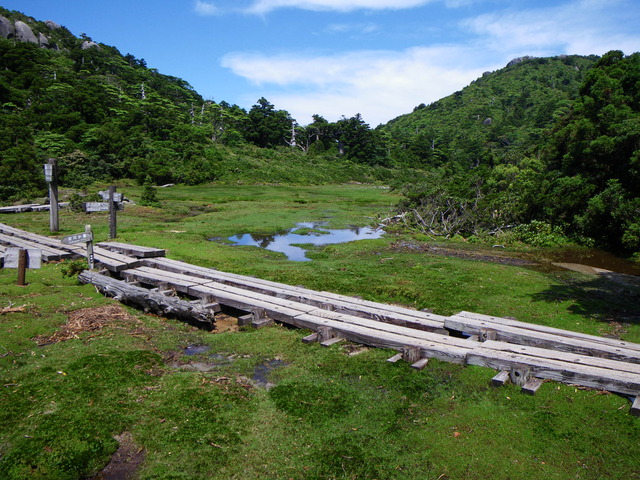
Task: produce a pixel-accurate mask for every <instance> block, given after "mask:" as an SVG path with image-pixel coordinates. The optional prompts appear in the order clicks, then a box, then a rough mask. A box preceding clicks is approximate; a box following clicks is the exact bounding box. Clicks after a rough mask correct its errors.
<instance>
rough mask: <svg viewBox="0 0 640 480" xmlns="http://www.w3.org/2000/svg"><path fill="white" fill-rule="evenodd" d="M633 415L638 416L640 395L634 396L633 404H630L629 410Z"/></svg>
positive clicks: (639, 412)
mask: <svg viewBox="0 0 640 480" xmlns="http://www.w3.org/2000/svg"><path fill="white" fill-rule="evenodd" d="M629 413H631V415H633V416H634V417H640V395H638V396H637V397H636V399H635V400H634V401H633V405H631V410H630V412H629Z"/></svg>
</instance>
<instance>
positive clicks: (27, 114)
mask: <svg viewBox="0 0 640 480" xmlns="http://www.w3.org/2000/svg"><path fill="white" fill-rule="evenodd" d="M0 16H2V17H3V18H4V20H6V22H5V23H4V24H10V25H11V22H14V23H15V22H17V21H20V22H24V24H26V25H27V26H28V28H30V29H31V30H32V32H33V34H34V38H36V35H37V36H38V38H40V41H39V43H38V41H36V42H35V43H34V42H29V41H18V39H17V38H16V36H15V35H12V34H7V38H2V36H0V120H1V121H0V176H1V178H2V179H3V182H2V183H1V184H0V202H5V203H6V202H16V201H24V200H29V199H30V198H33V197H36V196H38V195H44V194H45V193H46V189H45V187H46V185H45V183H44V178H43V175H42V172H41V170H42V163H44V162H45V161H46V159H47V158H50V157H56V158H58V160H59V164H60V167H61V183H62V185H63V186H65V187H71V188H76V189H82V188H86V187H87V186H88V185H91V184H92V183H94V182H96V181H98V182H110V181H114V180H118V179H125V178H129V179H135V180H137V181H138V182H139V183H140V184H142V183H144V182H147V183H149V182H152V183H155V184H165V183H184V184H187V185H196V184H202V183H207V182H214V181H215V182H218V183H233V182H243V183H258V184H259V183H263V184H273V183H287V184H323V183H344V182H348V181H358V182H376V181H379V182H384V183H386V184H390V185H393V186H395V187H396V188H397V189H398V191H400V192H402V193H403V195H404V200H403V201H402V202H401V203H400V205H399V207H398V211H399V213H400V214H401V215H402V219H403V225H405V224H406V225H410V226H413V228H416V229H418V230H420V231H422V232H423V233H426V234H427V235H430V236H432V237H434V238H435V237H437V236H446V237H450V236H454V235H462V236H465V237H467V238H471V237H473V238H478V237H483V236H486V235H495V234H505V232H506V233H508V234H509V235H510V236H511V237H514V238H517V239H519V240H524V241H527V242H534V243H538V244H554V243H559V242H566V241H573V242H578V243H583V244H588V245H593V246H600V247H604V248H607V249H609V250H612V251H616V252H619V253H624V254H627V255H632V254H633V253H634V252H638V251H639V250H640V224H639V223H638V220H637V219H638V218H640V199H639V197H638V191H639V190H638V188H637V187H635V186H637V185H638V184H639V183H638V181H639V180H640V179H639V178H638V175H639V174H638V168H639V167H638V158H640V119H639V112H638V105H639V104H640V99H639V96H640V93H639V92H638V88H639V87H638V85H639V84H640V66H639V63H640V57H639V56H638V54H633V55H629V56H625V55H624V54H623V53H622V52H617V51H613V52H609V53H608V54H607V55H605V56H604V57H602V58H598V57H596V56H589V57H583V56H561V57H556V58H529V57H524V58H521V59H517V61H514V62H511V63H510V64H509V65H508V66H507V67H505V68H503V69H500V70H498V71H496V72H492V73H487V74H485V75H483V76H482V77H481V78H479V79H477V80H476V81H475V82H473V83H472V84H471V85H469V86H468V87H466V88H464V89H463V90H461V91H459V92H455V93H454V94H453V95H450V96H449V97H446V98H443V99H441V100H438V101H437V102H434V103H432V104H430V105H425V104H420V105H419V106H417V107H416V108H415V110H414V111H413V112H412V113H410V114H407V115H403V116H401V117H398V118H396V119H394V120H392V121H390V122H389V123H388V124H387V125H381V126H379V127H378V128H375V129H372V128H371V127H370V126H369V125H368V124H367V123H366V121H365V119H363V118H362V116H361V115H359V114H358V115H355V116H354V117H351V118H346V117H343V118H341V119H340V120H338V121H336V122H329V121H327V120H326V119H324V118H323V117H322V116H320V115H314V116H313V122H312V123H311V124H309V125H306V126H301V125H299V124H298V123H297V122H296V120H295V119H293V118H292V117H291V115H290V114H289V113H288V112H287V111H286V110H280V109H278V108H276V106H274V105H273V104H271V103H270V102H269V101H268V100H267V99H265V98H260V99H258V100H257V102H256V104H255V105H254V106H253V107H252V108H251V109H249V110H245V109H243V108H241V107H239V106H237V105H231V104H229V103H227V102H225V101H221V102H214V101H212V100H208V99H203V98H202V97H201V96H200V95H199V94H198V93H197V92H196V91H194V90H193V88H191V86H190V85H189V84H188V83H187V82H185V81H184V80H182V79H180V78H176V77H171V76H167V75H163V74H161V73H160V72H158V71H157V70H156V69H153V68H149V67H148V66H147V65H146V62H145V61H144V60H143V59H138V58H136V57H135V56H134V55H132V54H125V55H123V54H121V53H120V52H119V51H118V50H117V48H115V47H112V46H108V45H104V44H101V43H96V42H94V41H92V39H91V38H90V37H88V36H87V35H85V34H82V35H81V37H80V38H78V37H75V36H74V35H73V34H71V32H69V31H68V30H67V29H66V28H64V27H61V26H59V25H56V24H54V23H53V22H40V21H37V20H35V19H33V18H31V17H27V16H25V15H23V14H21V13H19V12H14V11H9V10H6V9H2V8H0ZM43 38H44V40H43ZM45 40H46V41H45Z"/></svg>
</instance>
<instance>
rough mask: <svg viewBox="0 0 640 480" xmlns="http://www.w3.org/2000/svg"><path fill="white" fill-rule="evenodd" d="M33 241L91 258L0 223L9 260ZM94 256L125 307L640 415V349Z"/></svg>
mask: <svg viewBox="0 0 640 480" xmlns="http://www.w3.org/2000/svg"><path fill="white" fill-rule="evenodd" d="M25 242H29V244H37V245H39V248H42V249H43V252H44V251H45V250H47V251H48V252H52V254H54V253H55V251H56V250H60V251H62V252H63V253H66V254H69V255H70V256H79V255H83V254H84V253H85V252H84V251H83V250H84V249H83V248H81V247H78V246H77V245H75V246H74V245H71V246H69V245H63V244H62V243H61V242H60V241H59V240H57V239H54V238H51V237H44V236H40V235H34V234H30V233H28V232H24V231H21V230H18V229H14V228H12V227H9V226H6V225H3V224H0V255H1V254H2V246H7V245H15V246H21V245H23V244H24V243H25ZM95 256H96V261H97V262H99V263H100V265H101V266H102V267H103V270H102V271H101V273H102V275H96V274H95V273H94V274H91V275H87V276H85V279H87V280H86V281H91V282H92V283H104V284H105V285H106V284H108V287H105V290H104V291H105V292H107V293H108V294H111V295H112V296H115V297H116V298H118V295H120V296H122V295H123V292H125V291H126V290H127V289H131V288H135V289H137V290H136V292H137V293H136V295H140V293H139V292H149V296H153V295H155V297H158V296H160V297H161V296H162V295H159V293H162V294H164V295H170V296H172V297H175V298H174V299H172V300H171V301H170V302H169V303H170V304H171V308H172V309H174V310H173V311H175V308H177V309H181V310H180V311H181V312H182V313H183V314H184V312H188V311H190V310H193V313H194V315H195V314H196V313H197V314H198V315H200V316H201V317H202V318H205V319H208V318H214V315H215V312H216V311H219V310H220V308H221V307H222V308H224V307H231V308H234V309H237V310H240V311H241V312H245V313H246V315H241V316H240V321H242V322H244V323H250V324H253V325H254V326H256V327H260V326H263V325H268V324H270V323H273V321H278V322H282V323H286V324H288V325H292V326H295V327H299V328H306V329H309V330H311V332H312V333H311V334H309V335H308V336H306V337H305V338H304V339H303V340H304V341H305V342H312V341H318V342H320V343H321V344H322V345H325V346H330V345H333V344H335V343H338V342H341V341H345V340H347V341H351V342H357V343H361V344H365V345H369V346H374V347H381V348H388V349H392V350H395V351H397V352H398V353H397V354H395V355H393V356H392V357H391V358H389V361H392V362H395V361H398V360H400V359H402V360H404V361H407V362H409V363H410V364H411V365H412V366H413V367H414V368H416V369H422V368H424V367H425V366H426V365H427V363H428V360H429V359H430V358H436V359H439V360H443V361H447V362H454V363H458V364H464V365H480V366H484V367H490V368H493V369H496V370H498V371H499V373H498V374H497V375H496V376H495V377H494V379H493V381H492V383H493V384H494V385H501V384H503V383H504V382H507V381H510V382H512V383H514V384H516V385H519V386H522V389H523V392H525V393H529V394H533V393H535V391H536V390H537V389H538V388H539V387H540V385H541V384H542V383H543V382H544V381H546V380H555V381H559V382H564V383H568V384H575V385H580V386H584V387H591V388H596V389H603V390H608V391H612V392H616V393H619V394H622V395H625V396H628V397H629V398H631V399H632V402H633V404H632V407H631V413H633V414H634V415H640V344H635V343H630V342H625V341H622V340H616V339H610V338H605V337H600V336H593V335H586V334H581V333H577V332H571V331H567V330H561V329H556V328H550V327H545V326H541V325H535V324H530V323H526V322H519V321H516V320H512V319H507V318H499V317H492V316H488V315H482V314H477V313H471V312H460V313H458V314H456V315H452V316H448V317H445V316H441V315H435V314H432V313H427V312H422V311H416V310H413V309H409V308H404V307H398V306H393V305H387V304H382V303H377V302H371V301H366V300H362V299H358V298H353V297H348V296H344V295H338V294H334V293H330V292H318V291H314V290H309V289H306V288H302V287H295V286H290V285H286V284H282V283H277V282H271V281H267V280H261V279H257V278H253V277H247V276H243V275H237V274H233V273H228V272H222V271H219V270H215V269H211V268H204V267H200V266H197V265H191V264H188V263H184V262H181V261H178V260H172V259H168V258H166V257H164V250H161V249H153V248H148V247H139V246H135V245H128V244H122V243H116V242H105V243H101V244H99V246H96V247H95ZM48 258H49V257H48ZM60 258H64V257H62V256H60ZM51 259H54V258H53V257H51V258H49V260H51ZM43 260H45V258H44V253H43ZM45 261H46V260H45ZM96 279H97V280H96ZM100 279H104V282H102V281H101V280H100ZM141 287H142V288H141ZM109 292H111V293H109ZM114 292H120V293H114ZM152 292H153V293H152ZM156 301H157V298H156V299H155V300H154V302H156ZM172 302H173V303H172ZM178 304H179V305H178ZM207 311H208V312H209V313H207Z"/></svg>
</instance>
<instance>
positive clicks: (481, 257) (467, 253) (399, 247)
mask: <svg viewBox="0 0 640 480" xmlns="http://www.w3.org/2000/svg"><path fill="white" fill-rule="evenodd" d="M391 248H392V249H393V250H395V251H400V252H424V253H429V254H431V255H443V256H447V257H455V258H462V259H466V260H477V261H480V262H491V263H499V264H502V265H515V266H534V265H536V264H537V262H536V261H535V260H533V259H532V258H523V256H522V255H521V254H514V253H508V252H502V253H499V252H500V250H499V249H501V247H496V252H495V253H494V252H491V253H489V252H486V251H483V250H480V249H477V250H471V249H463V248H460V249H458V248H450V247H441V246H433V245H429V244H427V243H414V242H406V241H402V242H394V243H392V244H391Z"/></svg>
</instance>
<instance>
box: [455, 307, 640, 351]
mask: <svg viewBox="0 0 640 480" xmlns="http://www.w3.org/2000/svg"><path fill="white" fill-rule="evenodd" d="M453 317H462V318H468V319H472V320H479V321H482V322H486V326H487V327H488V328H496V326H497V325H504V326H509V327H519V328H523V329H526V330H533V331H536V332H541V333H549V334H553V335H558V336H561V337H570V338H577V339H582V340H585V341H589V342H594V343H601V344H604V345H611V346H614V347H618V348H625V349H630V350H638V351H640V343H633V342H627V341H624V340H617V339H615V338H607V337H601V336H598V335H589V334H587V333H580V332H574V331H571V330H563V329H561V328H554V327H548V326H545V325H537V324H535V323H527V322H521V321H518V320H512V319H510V318H502V317H494V316H491V315H482V314H479V313H472V312H460V313H458V314H456V315H453Z"/></svg>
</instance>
